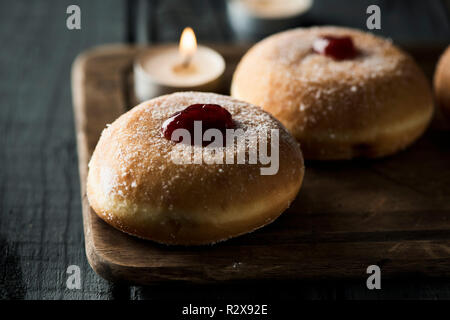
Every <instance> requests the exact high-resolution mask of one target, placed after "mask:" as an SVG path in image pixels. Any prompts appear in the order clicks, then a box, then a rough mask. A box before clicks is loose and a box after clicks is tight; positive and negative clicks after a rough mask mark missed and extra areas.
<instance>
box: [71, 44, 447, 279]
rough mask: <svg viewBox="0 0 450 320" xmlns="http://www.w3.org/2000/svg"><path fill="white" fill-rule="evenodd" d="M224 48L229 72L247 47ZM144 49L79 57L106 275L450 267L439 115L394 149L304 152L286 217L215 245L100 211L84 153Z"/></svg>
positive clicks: (288, 274) (285, 274)
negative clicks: (185, 243)
mask: <svg viewBox="0 0 450 320" xmlns="http://www.w3.org/2000/svg"><path fill="white" fill-rule="evenodd" d="M216 49H217V50H218V51H220V52H222V54H223V55H224V56H225V59H226V60H227V66H228V67H229V70H228V74H231V72H232V71H233V66H234V65H235V63H236V61H238V59H239V57H240V56H241V55H242V54H243V52H245V51H244V50H243V48H239V47H237V48H236V47H233V46H228V47H216ZM136 50H138V49H136V48H135V47H124V46H118V47H101V48H97V49H94V50H93V51H89V52H88V53H85V54H84V55H82V56H81V57H80V58H79V59H78V60H77V61H76V63H75V65H74V68H73V90H74V99H75V100H74V108H75V109H74V110H75V113H76V120H77V132H78V133H77V135H78V150H79V156H80V161H79V164H80V176H81V181H82V182H81V183H82V194H83V214H84V222H85V234H86V250H87V255H88V259H89V262H90V263H91V265H92V267H93V268H94V270H96V271H97V272H98V273H99V274H100V275H102V276H103V277H105V278H107V279H111V280H116V281H117V280H120V281H127V282H131V283H140V284H155V283H164V282H168V281H169V282H171V281H178V282H180V281H181V282H188V283H192V282H197V283H208V282H210V283H211V282H217V281H219V282H227V281H231V282H237V281H252V280H253V281H256V280H291V279H323V278H361V277H364V276H365V270H366V268H367V266H369V265H371V264H377V265H380V266H381V267H382V270H383V275H384V277H395V276H399V275H401V276H405V275H408V274H422V275H429V276H447V275H449V274H450V220H449V217H450V203H449V202H448V197H449V196H450V170H449V168H448V163H450V150H449V149H448V147H446V144H447V143H446V141H448V139H449V138H450V132H449V131H447V129H446V127H445V125H442V123H441V122H440V121H439V119H438V120H436V122H435V123H434V125H433V127H432V128H431V129H430V130H429V131H428V132H427V134H426V135H425V136H424V137H423V138H421V139H420V140H419V141H418V142H417V143H416V144H415V145H414V146H413V147H412V148H410V149H408V150H406V151H404V152H402V153H400V154H398V155H396V156H393V157H389V158H386V159H381V160H374V161H351V162H331V163H330V162H328V163H321V162H310V163H307V170H306V175H305V181H304V184H303V187H302V190H301V191H300V194H299V196H298V198H297V199H296V201H295V202H294V203H293V204H292V206H291V208H289V209H288V210H287V212H285V213H284V214H283V215H282V216H281V218H279V219H278V220H277V221H276V222H275V223H273V224H271V225H270V226H268V227H266V228H263V229H261V230H258V231H256V232H254V233H251V234H248V235H245V236H242V237H239V238H237V239H232V240H230V241H227V242H224V243H220V244H218V245H214V246H207V247H194V248H180V247H167V246H163V245H158V244H155V243H152V242H149V241H144V240H139V239H136V238H133V237H130V236H128V235H126V234H123V233H121V232H119V231H117V230H115V229H113V228H112V227H110V226H109V225H107V224H106V223H104V222H103V221H101V220H100V219H99V218H98V217H97V216H96V215H95V213H93V211H92V210H91V209H90V207H89V204H88V202H87V200H86V198H85V190H84V184H85V179H86V174H87V162H88V159H89V157H90V155H91V153H92V151H93V149H94V147H95V144H96V141H97V139H98V137H99V134H100V132H101V130H102V129H103V128H104V126H105V125H106V124H107V123H110V122H112V121H113V120H114V119H115V118H116V117H117V116H118V115H120V114H121V113H122V112H124V111H125V110H126V109H127V107H130V106H132V105H134V104H135V102H134V101H133V98H132V95H130V93H131V91H132V90H131V89H130V87H129V85H130V83H129V80H128V79H129V78H130V75H129V73H130V72H131V71H130V70H131V68H130V63H131V62H132V59H133V57H134V55H135V54H136ZM437 52H438V51H435V52H434V56H437V54H438V53H437ZM428 53H429V55H428V56H427V55H423V53H421V52H418V55H419V57H420V56H422V57H425V60H423V61H422V60H421V61H420V62H421V64H422V65H423V66H424V68H425V69H426V70H427V73H429V72H430V70H431V69H432V68H430V66H431V65H432V64H434V63H435V59H436V58H435V57H434V58H433V60H428V59H429V56H430V55H432V56H433V54H432V53H431V52H430V51H429V52H428Z"/></svg>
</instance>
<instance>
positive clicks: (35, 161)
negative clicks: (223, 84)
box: [0, 0, 450, 301]
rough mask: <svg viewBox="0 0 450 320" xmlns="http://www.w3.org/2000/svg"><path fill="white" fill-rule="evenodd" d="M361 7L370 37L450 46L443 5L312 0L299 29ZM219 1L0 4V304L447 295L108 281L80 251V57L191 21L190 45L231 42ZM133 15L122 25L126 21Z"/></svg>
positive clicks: (438, 291)
mask: <svg viewBox="0 0 450 320" xmlns="http://www.w3.org/2000/svg"><path fill="white" fill-rule="evenodd" d="M71 4H77V5H79V6H80V8H81V25H82V29H81V30H75V31H70V30H67V28H66V18H67V15H66V8H67V6H69V5H71ZM369 4H378V5H379V6H380V7H381V20H382V30H380V31H379V32H377V33H379V34H382V35H384V36H387V37H390V38H392V39H393V40H394V41H395V42H396V43H399V44H400V45H405V46H406V45H409V46H410V45H413V46H442V45H445V44H448V43H449V42H450V41H449V40H450V25H449V23H450V21H449V11H448V8H449V1H440V0H431V1H420V0H417V1H406V0H397V1H395V0H389V1H375V0H373V1H360V0H354V1H351V0H346V1H331V0H316V1H315V4H314V7H313V8H312V10H311V11H310V12H309V13H308V14H307V15H306V16H305V17H303V19H302V20H301V21H299V25H312V24H337V25H347V26H352V27H356V28H361V29H364V28H365V23H366V18H367V15H366V14H365V10H366V8H367V6H368V5H369ZM224 8H225V5H224V2H223V1H219V0H209V1H208V0H196V1H186V0H178V1H177V0H169V1H148V2H147V1H129V2H126V1H124V0H102V1H100V0H94V1H92V0H91V1H89V0H85V1H79V0H63V1H57V0H48V1H26V0H20V1H5V0H2V1H0V26H1V27H0V298H2V299H22V298H25V299H79V298H83V299H143V298H147V299H174V298H186V297H188V298H190V299H192V301H195V300H199V299H202V298H216V299H220V300H224V299H229V298H234V299H239V298H251V299H258V298H286V299H294V298H305V299H329V298H330V299H392V298H425V299H441V298H447V299H449V298H450V279H423V278H419V277H413V276H411V275H409V276H408V278H404V279H395V280H386V281H384V280H382V290H375V291H369V290H367V289H366V285H365V275H361V281H350V282H349V281H345V280H333V281H316V282H289V283H266V284H265V285H266V287H265V290H262V287H261V284H252V283H247V284H241V285H223V284H217V285H208V286H200V285H195V286H191V285H185V284H179V283H174V284H173V285H171V286H164V287H162V286H154V287H145V288H144V287H136V286H127V285H120V284H113V283H109V282H107V281H106V280H103V279H102V278H100V277H99V276H97V275H96V274H95V273H94V271H93V270H92V269H91V268H90V267H89V265H88V263H87V260H86V257H85V252H84V236H83V226H82V216H81V200H80V192H79V189H80V186H79V176H78V167H77V154H76V143H75V131H74V125H73V113H72V102H71V90H70V68H71V64H72V62H73V60H74V58H75V57H76V55H77V54H79V53H80V52H81V51H83V50H85V49H87V48H90V47H92V46H95V45H98V44H103V43H110V42H134V41H138V42H147V41H148V42H161V41H177V40H178V37H179V35H180V32H181V30H182V29H183V27H185V26H187V25H189V26H192V27H193V28H194V30H195V31H196V33H197V38H198V41H199V42H233V41H235V39H236V36H235V35H234V34H233V32H232V31H231V29H230V27H229V25H228V20H227V17H226V14H225V11H224ZM130 17H131V18H130ZM71 264H75V265H78V266H80V268H81V276H82V289H81V290H68V289H66V279H67V275H66V269H67V267H68V266H69V265H71Z"/></svg>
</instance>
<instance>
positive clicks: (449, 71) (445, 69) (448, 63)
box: [434, 46, 450, 119]
mask: <svg viewBox="0 0 450 320" xmlns="http://www.w3.org/2000/svg"><path fill="white" fill-rule="evenodd" d="M434 94H435V97H436V103H437V104H438V106H439V107H440V108H441V110H442V111H443V113H444V114H445V115H446V116H447V118H448V119H450V46H448V47H447V49H446V50H445V52H444V53H443V54H442V56H441V58H440V59H439V62H438V64H437V67H436V72H435V74H434Z"/></svg>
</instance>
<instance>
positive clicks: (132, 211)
mask: <svg viewBox="0 0 450 320" xmlns="http://www.w3.org/2000/svg"><path fill="white" fill-rule="evenodd" d="M195 104H217V105H220V106H221V107H223V108H225V109H226V110H228V112H229V113H230V114H231V116H232V119H233V121H234V124H235V125H236V127H237V128H240V129H243V132H244V136H245V138H246V139H247V138H249V137H250V136H252V135H254V134H256V133H259V132H262V131H267V130H278V132H279V138H278V141H279V149H278V150H279V167H278V171H277V172H276V174H272V175H262V174H261V170H260V169H261V168H263V167H267V165H264V164H260V163H259V162H258V163H257V164H250V163H249V161H248V159H249V158H248V150H247V149H246V151H245V152H246V158H245V163H241V164H226V163H224V164H206V163H201V164H176V163H174V162H173V161H172V158H171V156H173V154H174V153H175V154H177V153H179V152H181V153H183V152H184V153H186V154H190V152H191V151H192V150H194V149H195V150H199V149H196V148H200V150H203V149H204V148H208V147H203V146H202V145H196V146H191V145H189V144H184V143H175V142H174V141H170V140H168V139H166V138H165V137H164V135H163V134H162V133H161V132H162V131H161V128H162V125H163V123H164V122H165V121H167V119H169V118H171V116H173V115H174V114H176V112H179V111H181V110H184V109H185V108H186V107H188V106H190V105H195ZM271 132H272V131H271ZM269 140H270V141H271V140H272V136H271V135H269V136H268V141H269ZM250 147H254V146H253V145H252V146H251V145H249V146H248V149H249V148H250ZM222 150H224V151H226V152H229V151H231V154H232V155H233V154H234V155H236V153H237V147H235V146H234V145H232V144H231V145H227V146H225V147H223V149H222ZM269 153H270V150H269ZM303 174H304V166H303V158H302V153H301V151H300V148H299V145H298V142H297V141H295V139H294V138H293V137H292V136H291V135H290V134H289V132H288V131H287V130H286V129H285V128H284V127H283V125H282V124H281V123H280V122H279V121H278V120H276V119H275V118H273V117H272V116H271V115H270V114H268V113H267V112H265V111H264V110H262V108H260V107H256V106H254V105H251V104H249V103H246V102H242V101H239V100H236V99H233V98H230V97H228V96H223V95H217V94H212V93H200V92H183V93H174V94H171V95H166V96H161V97H158V98H155V99H153V100H149V101H146V102H143V103H141V104H140V105H138V106H136V107H134V108H133V109H131V110H130V111H128V112H127V113H125V114H123V115H122V116H120V117H119V118H118V119H117V120H116V121H114V122H113V123H112V124H111V125H109V126H108V127H107V128H106V129H104V131H103V133H102V134H101V137H100V140H99V142H98V144H97V146H96V148H95V151H94V153H93V155H92V158H91V160H90V163H89V174H88V179H87V197H88V200H89V203H90V205H91V207H92V208H93V210H94V211H95V212H96V213H97V215H98V216H99V217H100V218H102V219H103V220H105V221H106V222H107V223H109V224H110V225H112V226H114V227H115V228H117V229H119V230H121V231H124V232H126V233H129V234H132V235H135V236H137V237H140V238H145V239H150V240H154V241H157V242H160V243H165V244H177V245H197V244H209V243H215V242H218V241H222V240H226V239H228V238H231V237H235V236H238V235H241V234H244V233H247V232H250V231H253V230H255V229H257V228H260V227H262V226H264V225H266V224H268V223H270V222H272V221H273V220H275V219H276V218H277V217H278V216H279V215H280V214H281V213H282V212H283V211H284V210H285V209H286V208H287V207H288V206H289V204H290V203H291V202H292V201H293V199H294V198H295V196H296V195H297V193H298V191H299V189H300V186H301V183H302V179H303Z"/></svg>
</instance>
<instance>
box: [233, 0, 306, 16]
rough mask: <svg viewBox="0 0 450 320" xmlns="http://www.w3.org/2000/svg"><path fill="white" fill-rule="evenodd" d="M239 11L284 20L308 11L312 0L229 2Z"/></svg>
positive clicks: (242, 0) (237, 0)
mask: <svg viewBox="0 0 450 320" xmlns="http://www.w3.org/2000/svg"><path fill="white" fill-rule="evenodd" d="M229 1H230V2H231V5H233V6H236V7H238V8H239V9H238V10H242V11H246V13H247V14H249V15H252V16H254V17H259V18H266V19H282V18H289V17H293V16H298V15H299V14H301V13H303V12H305V11H307V10H308V9H309V8H310V7H311V4H312V0H229Z"/></svg>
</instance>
